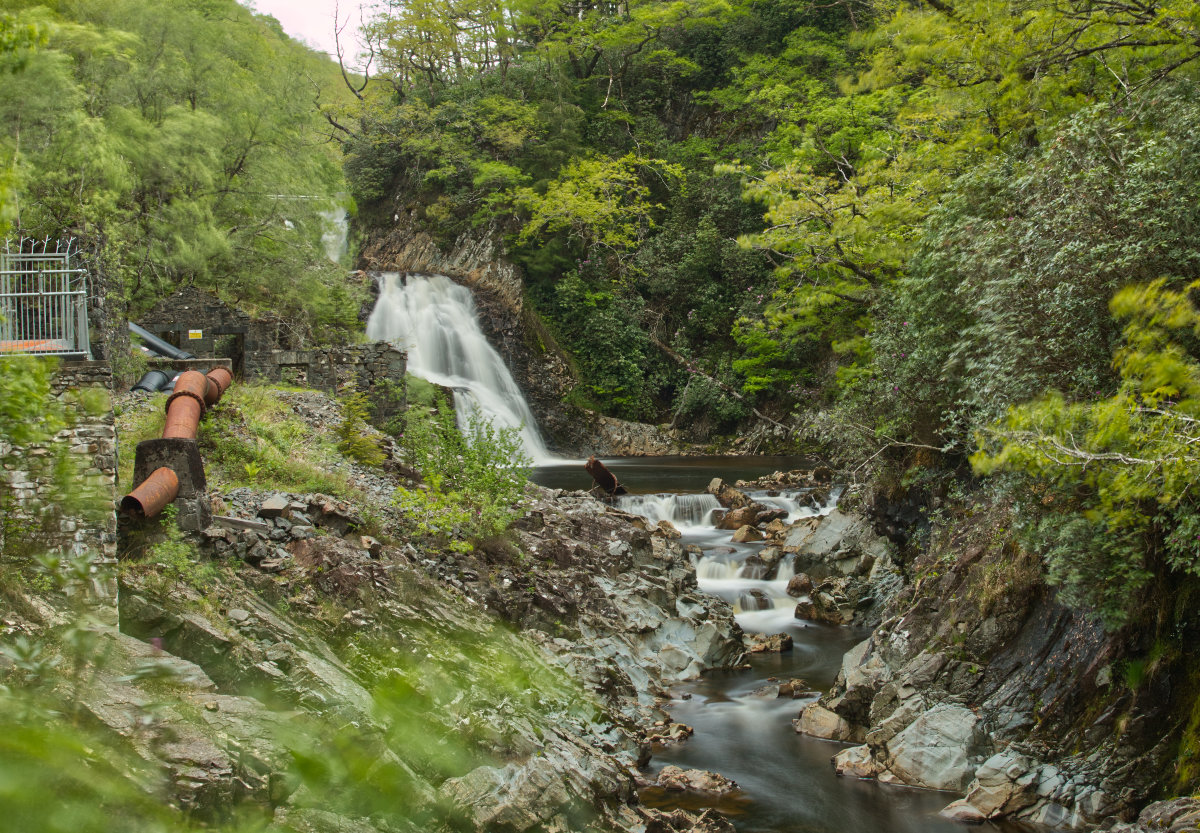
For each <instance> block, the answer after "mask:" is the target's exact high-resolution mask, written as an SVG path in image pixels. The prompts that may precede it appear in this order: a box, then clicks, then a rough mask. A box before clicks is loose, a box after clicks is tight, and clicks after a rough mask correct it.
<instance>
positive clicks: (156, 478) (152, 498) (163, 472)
mask: <svg viewBox="0 0 1200 833" xmlns="http://www.w3.org/2000/svg"><path fill="white" fill-rule="evenodd" d="M178 494H179V475H177V474H176V473H175V472H173V471H172V470H171V469H169V468H167V467H166V466H163V467H162V468H157V469H155V470H154V471H153V472H151V473H150V476H149V477H147V478H146V479H145V481H144V482H143V483H142V485H140V486H138V487H137V488H136V489H134V490H133V491H132V492H130V493H129V494H127V495H125V497H123V498H121V511H122V512H124V513H125V514H126V515H133V516H135V517H142V518H153V517H154V516H155V515H157V514H158V513H159V512H161V511H162V510H163V508H164V507H165V506H166V505H167V504H168V503H170V502H171V501H173V500H174V499H175V497H176V495H178Z"/></svg>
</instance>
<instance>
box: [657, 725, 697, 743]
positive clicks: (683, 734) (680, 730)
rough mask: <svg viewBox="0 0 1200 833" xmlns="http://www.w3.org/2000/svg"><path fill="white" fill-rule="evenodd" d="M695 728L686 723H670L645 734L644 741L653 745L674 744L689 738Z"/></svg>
mask: <svg viewBox="0 0 1200 833" xmlns="http://www.w3.org/2000/svg"><path fill="white" fill-rule="evenodd" d="M694 733H695V729H693V728H692V727H691V726H688V725H687V724H686V723H671V724H669V725H665V726H662V727H659V728H658V730H657V731H655V732H654V733H652V734H650V735H647V737H646V742H647V743H651V744H653V745H655V746H674V745H675V744H677V743H682V742H683V741H685V740H687V739H688V738H690V737H691V736H692V735H693V734H694Z"/></svg>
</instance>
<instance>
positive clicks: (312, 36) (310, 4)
mask: <svg viewBox="0 0 1200 833" xmlns="http://www.w3.org/2000/svg"><path fill="white" fill-rule="evenodd" d="M240 2H241V3H242V5H243V6H248V7H250V8H252V9H254V11H256V12H259V13H260V14H269V15H271V16H272V17H274V18H275V19H276V20H278V21H279V23H280V24H281V25H282V26H283V30H284V31H285V32H287V33H288V34H289V35H291V36H292V37H293V38H295V39H296V40H302V41H304V42H305V43H307V44H309V45H310V46H313V47H316V48H317V49H321V50H324V51H325V52H328V53H329V54H330V55H331V56H336V55H337V53H336V51H335V50H334V39H333V19H334V8H335V7H336V8H337V16H338V19H339V22H340V23H346V19H347V18H349V19H350V21H349V23H348V24H347V25H346V28H345V31H343V33H342V48H343V51H345V52H346V53H347V54H348V55H353V54H354V53H355V52H356V51H357V49H356V48H347V47H353V45H354V43H355V41H354V38H355V33H356V32H357V30H358V26H359V8H360V7H361V6H364V5H365V6H368V7H369V6H370V5H371V4H370V3H364V2H361V0H240ZM347 36H349V38H350V40H349V41H348V40H347Z"/></svg>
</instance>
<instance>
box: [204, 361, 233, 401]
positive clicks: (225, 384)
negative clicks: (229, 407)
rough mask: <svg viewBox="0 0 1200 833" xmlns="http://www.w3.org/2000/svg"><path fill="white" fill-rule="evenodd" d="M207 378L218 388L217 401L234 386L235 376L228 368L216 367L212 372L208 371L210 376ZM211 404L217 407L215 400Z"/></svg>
mask: <svg viewBox="0 0 1200 833" xmlns="http://www.w3.org/2000/svg"><path fill="white" fill-rule="evenodd" d="M206 378H207V379H208V380H209V381H210V382H212V383H213V384H215V385H216V386H217V400H219V399H220V398H221V397H222V396H224V395H225V391H226V390H228V389H229V386H230V385H232V384H233V374H232V373H230V372H229V369H228V368H224V367H214V368H213V369H212V370H210V371H208V376H207V377H206ZM210 404H214V405H215V404H216V401H215V400H214V401H213V402H212V403H210Z"/></svg>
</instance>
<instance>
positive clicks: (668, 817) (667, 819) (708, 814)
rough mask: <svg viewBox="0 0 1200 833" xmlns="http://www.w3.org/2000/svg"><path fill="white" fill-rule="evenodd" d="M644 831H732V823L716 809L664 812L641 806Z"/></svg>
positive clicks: (668, 832) (647, 832)
mask: <svg viewBox="0 0 1200 833" xmlns="http://www.w3.org/2000/svg"><path fill="white" fill-rule="evenodd" d="M641 813H642V814H643V816H644V817H645V819H646V825H645V831H646V833H734V831H735V830H736V828H735V827H734V826H733V823H732V822H730V821H729V820H728V819H726V818H725V817H724V816H722V815H721V814H720V813H718V812H717V811H716V810H705V811H703V812H702V813H699V814H698V815H697V814H693V813H691V812H688V811H687V810H672V811H671V812H669V813H668V812H664V811H662V810H654V809H651V808H641Z"/></svg>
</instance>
